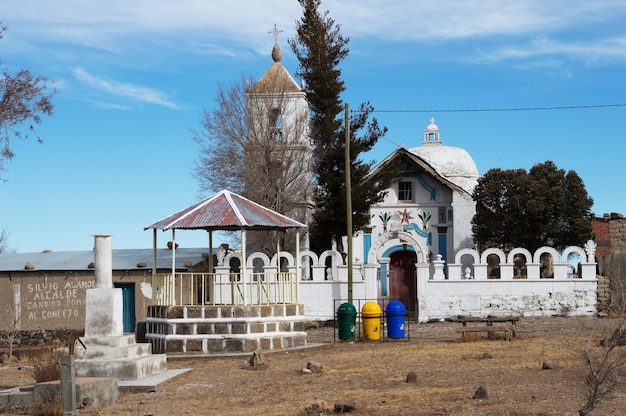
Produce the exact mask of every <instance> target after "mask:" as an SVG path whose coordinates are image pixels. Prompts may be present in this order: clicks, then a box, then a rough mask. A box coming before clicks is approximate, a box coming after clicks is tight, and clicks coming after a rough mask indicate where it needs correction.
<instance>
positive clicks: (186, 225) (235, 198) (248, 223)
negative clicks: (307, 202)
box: [144, 190, 306, 231]
mask: <svg viewBox="0 0 626 416" xmlns="http://www.w3.org/2000/svg"><path fill="white" fill-rule="evenodd" d="M150 228H152V229H162V230H163V231H165V230H170V229H172V230H174V229H182V230H197V229H201V230H207V231H212V230H231V231H232V230H241V229H247V230H276V229H287V228H306V225H304V224H302V223H300V222H298V221H295V220H292V219H291V218H289V217H286V216H284V215H282V214H279V213H277V212H275V211H272V210H271V209H268V208H266V207H264V206H262V205H259V204H257V203H256V202H253V201H250V200H249V199H247V198H244V197H243V196H241V195H237V194H235V193H232V192H230V191H227V190H223V191H221V192H218V193H217V194H215V195H213V196H211V197H209V198H206V199H203V200H202V201H200V202H197V203H195V204H193V205H191V206H189V207H187V208H184V209H182V210H180V211H178V212H176V213H174V214H172V215H170V216H169V217H166V218H164V219H162V220H160V221H157V222H155V223H154V224H151V225H148V226H147V227H144V230H147V229H150Z"/></svg>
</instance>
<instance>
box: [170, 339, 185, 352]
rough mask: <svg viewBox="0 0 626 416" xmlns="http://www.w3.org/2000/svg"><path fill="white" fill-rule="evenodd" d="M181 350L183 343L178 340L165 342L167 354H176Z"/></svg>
mask: <svg viewBox="0 0 626 416" xmlns="http://www.w3.org/2000/svg"><path fill="white" fill-rule="evenodd" d="M182 350H183V341H182V340H180V339H170V340H168V341H167V352H177V351H182Z"/></svg>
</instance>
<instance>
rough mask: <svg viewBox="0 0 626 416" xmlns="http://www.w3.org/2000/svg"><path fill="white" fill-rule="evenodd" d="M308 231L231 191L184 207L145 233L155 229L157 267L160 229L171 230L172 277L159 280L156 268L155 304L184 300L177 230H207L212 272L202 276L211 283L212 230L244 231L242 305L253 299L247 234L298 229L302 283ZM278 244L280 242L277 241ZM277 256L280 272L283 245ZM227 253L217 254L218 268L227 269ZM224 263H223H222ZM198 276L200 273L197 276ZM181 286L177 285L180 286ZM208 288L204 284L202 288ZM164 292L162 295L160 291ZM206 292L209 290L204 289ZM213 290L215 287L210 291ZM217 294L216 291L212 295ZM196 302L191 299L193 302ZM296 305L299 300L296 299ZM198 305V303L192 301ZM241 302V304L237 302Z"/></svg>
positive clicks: (239, 279) (242, 237)
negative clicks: (302, 244)
mask: <svg viewBox="0 0 626 416" xmlns="http://www.w3.org/2000/svg"><path fill="white" fill-rule="evenodd" d="M301 228H306V225H304V224H302V223H300V222H298V221H295V220H292V219H291V218H288V217H286V216H284V215H282V214H279V213H277V212H275V211H272V210H271V209H268V208H266V207H264V206H262V205H259V204H257V203H256V202H253V201H251V200H249V199H247V198H244V197H243V196H241V195H238V194H235V193H232V192H230V191H228V190H222V191H221V192H218V193H217V194H215V195H213V196H211V197H209V198H206V199H203V200H202V201H200V202H197V203H195V204H193V205H191V206H189V207H187V208H184V209H182V210H180V211H178V212H176V213H174V214H172V215H170V216H168V217H166V218H164V219H162V220H159V221H157V222H155V223H153V224H151V225H148V226H147V227H144V230H148V229H152V230H153V252H154V261H153V265H156V263H157V262H156V253H157V250H156V248H157V232H156V231H157V230H158V229H161V230H163V231H167V230H171V231H172V238H171V246H172V247H171V248H172V274H171V275H170V277H169V278H165V279H159V277H158V276H157V273H156V268H155V267H154V266H153V270H152V275H153V296H152V298H153V299H152V300H153V302H158V303H163V302H167V303H168V304H177V300H180V299H181V294H179V296H178V299H177V296H176V288H177V287H182V286H184V285H183V283H184V280H185V277H184V276H183V275H182V274H180V276H179V277H180V279H177V274H176V272H175V264H176V234H175V233H176V230H205V231H207V232H208V234H209V259H208V260H209V273H208V276H203V278H202V279H201V282H206V281H207V279H205V277H208V278H209V279H208V281H211V282H214V283H216V282H217V280H216V277H217V276H215V267H214V265H213V256H212V254H213V231H240V232H241V259H240V260H241V272H240V276H237V277H236V282H238V285H241V288H238V292H239V293H241V294H242V299H241V300H242V302H243V305H247V304H248V303H249V302H250V301H251V299H249V297H248V290H247V289H248V287H247V286H248V285H249V284H250V278H251V274H250V273H248V270H247V264H246V263H247V261H246V260H247V256H246V231H248V230H264V231H277V230H283V231H284V230H287V229H295V230H296V256H295V261H296V265H295V272H296V275H295V276H294V277H295V278H294V279H292V280H293V281H294V283H295V284H296V293H297V282H298V281H299V280H300V267H299V258H300V255H299V252H300V246H299V240H300V229H301ZM277 241H279V240H278V239H277ZM276 253H277V255H276V256H275V257H274V261H275V265H276V268H277V272H278V271H279V270H280V253H281V250H280V244H277V247H276ZM223 261H224V253H220V252H218V266H224V264H223ZM219 263H222V264H219ZM196 275H197V273H196ZM229 279H233V276H232V275H230V273H229ZM177 283H178V284H177ZM201 286H203V287H205V286H204V285H201ZM160 289H163V292H161V291H160ZM205 289H206V287H205ZM209 289H210V290H212V289H213V288H209ZM213 293H215V292H213ZM192 300H193V299H191V298H190V299H189V301H192ZM294 300H295V301H296V303H297V302H298V301H299V299H298V298H296V299H294ZM252 301H253V303H260V299H256V300H252ZM192 303H195V302H192ZM237 303H239V302H237Z"/></svg>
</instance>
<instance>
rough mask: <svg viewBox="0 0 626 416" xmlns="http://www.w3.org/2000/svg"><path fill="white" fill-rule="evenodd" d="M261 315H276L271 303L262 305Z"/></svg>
mask: <svg viewBox="0 0 626 416" xmlns="http://www.w3.org/2000/svg"><path fill="white" fill-rule="evenodd" d="M261 316H263V317H268V316H274V307H273V306H271V305H265V306H261Z"/></svg>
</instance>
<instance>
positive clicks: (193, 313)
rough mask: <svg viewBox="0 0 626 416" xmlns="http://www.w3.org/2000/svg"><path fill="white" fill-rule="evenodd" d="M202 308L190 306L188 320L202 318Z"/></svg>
mask: <svg viewBox="0 0 626 416" xmlns="http://www.w3.org/2000/svg"><path fill="white" fill-rule="evenodd" d="M202 309H203V307H202V306H188V307H187V318H202Z"/></svg>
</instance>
